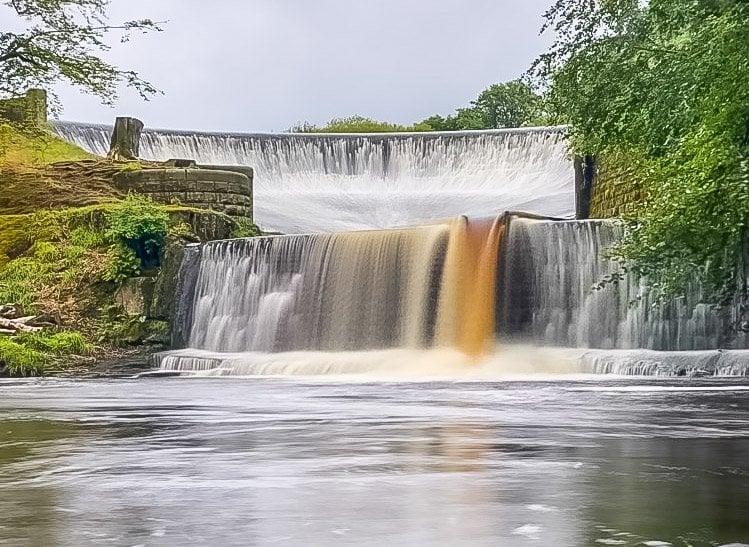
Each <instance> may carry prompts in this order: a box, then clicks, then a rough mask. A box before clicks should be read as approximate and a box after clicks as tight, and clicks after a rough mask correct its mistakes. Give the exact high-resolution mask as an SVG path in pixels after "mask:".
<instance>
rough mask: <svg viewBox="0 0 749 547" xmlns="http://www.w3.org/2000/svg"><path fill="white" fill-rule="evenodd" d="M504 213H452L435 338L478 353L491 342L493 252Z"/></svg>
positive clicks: (485, 351)
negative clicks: (473, 216)
mask: <svg viewBox="0 0 749 547" xmlns="http://www.w3.org/2000/svg"><path fill="white" fill-rule="evenodd" d="M505 225H506V223H505V222H504V217H499V218H497V219H495V220H478V221H474V220H468V219H466V218H460V219H456V220H455V221H454V222H453V224H452V226H451V230H450V243H449V245H448V249H447V255H446V257H445V269H444V273H443V278H442V291H441V295H440V306H439V314H438V318H437V336H436V341H437V344H438V345H441V346H454V347H457V348H458V349H460V350H461V351H463V352H465V353H466V354H468V355H470V356H473V357H479V356H481V355H483V354H486V353H488V352H489V351H491V350H492V348H493V346H494V332H495V320H496V318H495V295H496V278H497V257H498V252H499V246H500V244H501V240H502V236H503V235H504V233H505Z"/></svg>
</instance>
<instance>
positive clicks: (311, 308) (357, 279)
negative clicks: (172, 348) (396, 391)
mask: <svg viewBox="0 0 749 547" xmlns="http://www.w3.org/2000/svg"><path fill="white" fill-rule="evenodd" d="M446 237H447V229H446V227H444V226H430V227H424V228H412V229H404V230H382V231H374V232H351V233H341V234H319V235H306V236H278V237H265V238H254V239H237V240H228V241H218V242H212V243H207V244H205V245H203V246H202V248H201V256H200V265H199V270H198V276H197V283H196V286H195V289H194V294H193V296H192V304H191V305H192V314H191V317H192V319H191V327H190V331H189V332H190V335H189V345H190V346H191V347H193V348H199V349H204V350H209V351H217V352H248V351H264V352H274V351H293V350H324V351H344V350H362V349H380V348H387V347H402V346H405V347H415V348H416V347H423V346H426V345H429V344H430V343H431V333H432V330H433V329H432V328H431V327H430V325H429V322H430V321H432V318H431V317H430V315H431V314H430V307H433V304H432V300H433V298H434V296H433V294H432V292H433V288H434V287H435V285H436V284H438V283H439V279H434V276H435V275H436V274H437V273H438V272H439V271H440V267H439V261H441V260H442V255H443V254H444V246H445V244H446ZM188 298H189V297H188Z"/></svg>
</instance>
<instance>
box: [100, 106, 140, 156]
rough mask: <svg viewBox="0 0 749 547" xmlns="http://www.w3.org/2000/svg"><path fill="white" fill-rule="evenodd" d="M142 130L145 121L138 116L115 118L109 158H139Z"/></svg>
mask: <svg viewBox="0 0 749 547" xmlns="http://www.w3.org/2000/svg"><path fill="white" fill-rule="evenodd" d="M141 131H143V122H142V121H140V120H139V119H137V118H126V117H118V118H117V119H115V121H114V128H113V129H112V139H111V140H110V142H109V152H108V153H107V158H109V159H110V160H136V159H138V154H139V153H140V133H141Z"/></svg>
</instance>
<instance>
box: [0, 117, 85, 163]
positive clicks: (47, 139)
mask: <svg viewBox="0 0 749 547" xmlns="http://www.w3.org/2000/svg"><path fill="white" fill-rule="evenodd" d="M90 157H91V154H89V153H88V152H86V151H84V150H83V149H81V148H78V147H77V146H75V145H73V144H70V143H68V142H67V141H64V140H63V139H61V138H59V137H57V136H56V135H53V134H52V133H49V132H46V131H42V130H39V129H32V128H23V129H21V128H18V127H16V126H14V125H12V124H10V123H8V122H4V121H2V120H0V169H2V168H3V166H4V165H9V164H13V165H15V166H19V165H24V166H38V165H43V164H46V163H52V162H56V161H64V160H71V161H73V160H84V159H88V158H90Z"/></svg>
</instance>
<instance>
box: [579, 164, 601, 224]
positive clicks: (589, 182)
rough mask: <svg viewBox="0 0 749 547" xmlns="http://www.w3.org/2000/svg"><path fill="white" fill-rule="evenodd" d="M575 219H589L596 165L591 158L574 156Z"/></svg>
mask: <svg viewBox="0 0 749 547" xmlns="http://www.w3.org/2000/svg"><path fill="white" fill-rule="evenodd" d="M574 165H575V218H576V219H577V220H585V219H587V218H590V205H591V200H592V199H593V185H594V184H595V172H596V164H595V159H594V158H593V156H584V157H580V156H576V157H575V161H574Z"/></svg>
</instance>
